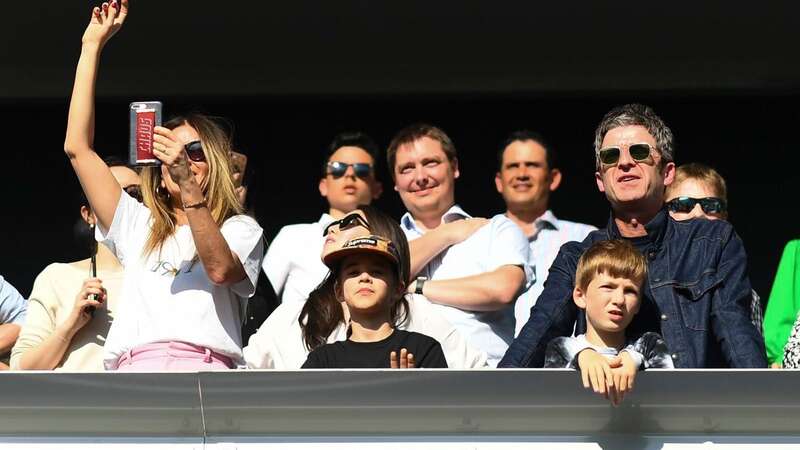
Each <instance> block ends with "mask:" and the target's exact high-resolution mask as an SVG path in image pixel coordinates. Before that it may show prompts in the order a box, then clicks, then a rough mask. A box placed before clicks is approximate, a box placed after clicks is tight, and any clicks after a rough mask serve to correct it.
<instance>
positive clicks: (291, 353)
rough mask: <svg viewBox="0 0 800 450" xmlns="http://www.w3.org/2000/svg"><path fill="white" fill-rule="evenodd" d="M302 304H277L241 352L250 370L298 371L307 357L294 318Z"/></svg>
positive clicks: (298, 327) (300, 332)
mask: <svg viewBox="0 0 800 450" xmlns="http://www.w3.org/2000/svg"><path fill="white" fill-rule="evenodd" d="M302 309H303V304H302V303H296V302H289V303H281V304H280V305H279V306H278V307H277V308H276V309H275V311H273V312H272V314H270V315H269V317H267V320H265V321H264V323H263V324H262V325H261V326H260V327H258V331H256V332H255V334H253V335H252V336H250V340H249V341H248V343H247V346H246V347H245V348H244V349H243V350H242V352H243V353H244V360H245V363H246V364H247V367H248V368H250V369H279V370H288V369H299V368H300V366H301V365H302V364H303V363H304V362H305V361H306V358H307V357H308V350H307V349H306V348H305V345H304V344H303V332H302V329H301V328H300V323H299V322H298V318H299V317H300V312H301V311H302Z"/></svg>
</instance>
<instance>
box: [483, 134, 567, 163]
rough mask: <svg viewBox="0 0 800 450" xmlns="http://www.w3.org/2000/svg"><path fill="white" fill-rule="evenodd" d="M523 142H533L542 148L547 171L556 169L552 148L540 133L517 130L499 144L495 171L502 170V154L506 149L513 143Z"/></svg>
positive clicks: (554, 154) (554, 153)
mask: <svg viewBox="0 0 800 450" xmlns="http://www.w3.org/2000/svg"><path fill="white" fill-rule="evenodd" d="M517 141H520V142H525V141H533V142H536V143H537V144H539V145H541V146H542V147H544V155H545V161H547V169H548V170H552V169H555V167H556V152H555V150H553V147H552V146H551V145H550V143H549V142H547V140H546V139H545V138H544V136H542V134H541V133H537V132H536V131H531V130H518V131H515V132H513V133H511V134H509V135H508V137H507V138H506V139H505V140H504V141H503V142H502V144H500V148H499V149H498V150H497V170H498V171H500V170H503V154H504V153H505V151H506V147H508V146H509V145H511V144H513V143H514V142H517Z"/></svg>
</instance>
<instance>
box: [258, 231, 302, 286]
mask: <svg viewBox="0 0 800 450" xmlns="http://www.w3.org/2000/svg"><path fill="white" fill-rule="evenodd" d="M290 234H291V233H290V230H289V229H288V228H287V227H283V228H281V230H280V231H279V232H278V234H277V235H276V236H275V239H273V240H272V242H271V243H270V244H269V248H268V249H267V256H265V257H264V273H265V274H267V278H269V282H270V284H272V288H273V289H275V294H277V296H278V298H282V297H283V288H284V287H286V280H287V279H288V278H289V272H290V270H291V261H292V259H291V257H290V255H291V248H292V246H297V245H298V243H297V242H292V238H291V236H290Z"/></svg>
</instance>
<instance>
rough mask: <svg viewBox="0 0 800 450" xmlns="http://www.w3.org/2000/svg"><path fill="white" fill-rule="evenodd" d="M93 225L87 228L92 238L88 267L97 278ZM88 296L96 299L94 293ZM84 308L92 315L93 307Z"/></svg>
mask: <svg viewBox="0 0 800 450" xmlns="http://www.w3.org/2000/svg"><path fill="white" fill-rule="evenodd" d="M94 227H95V225H94V224H91V225H89V229H91V230H92V240H91V241H90V242H89V255H90V259H89V268H90V270H91V271H92V278H97V241H96V240H95V235H94ZM89 298H91V299H92V300H97V296H96V295H94V294H91V295H90V296H89ZM86 309H87V310H88V311H89V314H90V315H91V316H92V317H94V310H95V307H94V306H90V307H88V308H86Z"/></svg>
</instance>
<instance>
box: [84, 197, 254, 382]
mask: <svg viewBox="0 0 800 450" xmlns="http://www.w3.org/2000/svg"><path fill="white" fill-rule="evenodd" d="M151 222H152V215H151V214H150V210H149V209H147V208H146V207H145V206H144V205H142V204H141V203H139V202H137V201H136V200H134V199H133V198H131V197H130V196H129V195H128V194H126V193H125V192H123V193H122V195H121V196H120V200H119V204H117V210H116V212H115V213H114V221H113V223H112V224H111V229H110V230H100V232H101V234H102V239H107V240H110V241H112V242H113V244H114V245H113V247H112V248H114V249H115V251H116V255H117V258H119V260H120V262H121V263H122V265H123V267H125V280H124V281H123V284H122V297H121V306H120V308H119V309H118V312H117V315H116V317H115V320H114V324H113V325H112V326H111V330H110V331H109V333H108V338H107V340H106V344H105V351H104V355H103V360H104V364H105V366H106V369H116V368H117V365H118V363H119V358H120V357H121V356H122V355H123V354H125V352H127V351H129V350H131V349H133V348H135V347H137V346H140V345H144V344H151V343H156V342H169V341H181V342H187V343H190V344H194V345H199V346H203V347H207V348H209V349H211V350H213V351H215V352H217V353H220V354H223V355H225V356H228V357H230V358H231V359H232V360H233V361H234V362H235V363H237V364H239V363H241V361H242V350H241V323H242V317H243V312H242V311H243V308H244V306H245V304H246V301H247V298H249V297H250V296H252V295H253V293H254V292H255V286H256V282H257V281H258V274H259V271H260V269H261V255H262V254H263V244H262V240H261V235H262V229H261V227H260V226H259V225H258V223H257V222H256V221H255V220H254V219H252V218H251V217H248V216H245V215H238V216H234V217H231V218H229V219H228V220H226V221H225V222H224V223H223V224H222V227H221V229H220V231H221V232H222V236H223V237H224V238H225V241H226V242H227V243H228V246H229V247H230V249H231V251H233V253H235V254H236V255H237V256H238V257H239V259H240V260H241V262H242V265H243V266H244V270H245V272H246V273H247V276H246V277H245V278H244V279H243V280H242V281H240V282H238V283H236V284H234V285H232V286H217V285H215V284H213V283H212V282H211V280H209V279H208V275H207V274H206V271H205V269H204V268H203V263H202V262H201V261H200V260H199V257H196V254H197V250H196V249H195V246H194V240H193V238H192V230H191V229H190V228H189V226H188V225H184V226H180V227H178V228H177V229H176V230H175V234H174V235H173V236H172V237H170V238H168V239H167V240H166V241H165V242H164V245H163V247H162V248H161V251H158V250H156V251H154V252H152V253H151V254H150V255H148V256H147V257H146V258H143V257H142V251H143V249H144V246H145V242H146V241H147V237H148V234H149V232H150V226H151ZM99 228H100V227H98V229H99Z"/></svg>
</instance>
